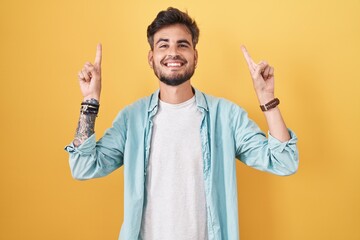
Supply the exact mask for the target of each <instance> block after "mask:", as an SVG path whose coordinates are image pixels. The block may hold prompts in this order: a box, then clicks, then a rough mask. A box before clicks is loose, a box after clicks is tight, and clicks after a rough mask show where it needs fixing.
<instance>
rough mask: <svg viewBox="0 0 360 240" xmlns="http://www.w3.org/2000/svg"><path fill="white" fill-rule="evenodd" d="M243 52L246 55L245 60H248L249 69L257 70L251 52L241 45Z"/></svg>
mask: <svg viewBox="0 0 360 240" xmlns="http://www.w3.org/2000/svg"><path fill="white" fill-rule="evenodd" d="M241 51H242V52H243V54H244V57H245V60H246V62H247V64H248V65H249V68H251V69H254V68H255V62H254V61H253V60H252V58H251V56H250V54H249V52H248V51H247V49H246V48H245V46H244V45H241Z"/></svg>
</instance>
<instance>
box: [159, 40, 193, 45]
mask: <svg viewBox="0 0 360 240" xmlns="http://www.w3.org/2000/svg"><path fill="white" fill-rule="evenodd" d="M159 42H169V39H168V38H160V39H159V40H158V41H157V42H156V44H158V43H159ZM177 43H186V44H189V45H190V46H191V44H190V42H189V41H188V40H186V39H181V40H178V41H177Z"/></svg>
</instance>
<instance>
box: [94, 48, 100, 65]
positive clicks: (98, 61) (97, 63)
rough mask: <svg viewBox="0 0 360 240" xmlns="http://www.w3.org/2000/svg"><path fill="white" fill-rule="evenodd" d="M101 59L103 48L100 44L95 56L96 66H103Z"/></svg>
mask: <svg viewBox="0 0 360 240" xmlns="http://www.w3.org/2000/svg"><path fill="white" fill-rule="evenodd" d="M101 58H102V46H101V43H99V44H98V45H97V47H96V55H95V62H94V64H95V65H98V66H101Z"/></svg>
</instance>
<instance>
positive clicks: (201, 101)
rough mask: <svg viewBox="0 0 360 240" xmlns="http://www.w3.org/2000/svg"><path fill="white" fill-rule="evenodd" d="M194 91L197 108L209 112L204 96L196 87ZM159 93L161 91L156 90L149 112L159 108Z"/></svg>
mask: <svg viewBox="0 0 360 240" xmlns="http://www.w3.org/2000/svg"><path fill="white" fill-rule="evenodd" d="M193 90H194V91H195V100H196V105H197V107H198V108H202V109H204V110H206V111H208V105H207V103H206V99H205V96H204V94H203V93H202V92H200V91H199V90H197V89H196V88H194V87H193ZM159 93H160V89H158V90H156V91H155V92H154V93H153V94H152V95H151V97H150V104H149V108H148V112H152V111H153V110H154V109H155V108H157V106H158V104H159Z"/></svg>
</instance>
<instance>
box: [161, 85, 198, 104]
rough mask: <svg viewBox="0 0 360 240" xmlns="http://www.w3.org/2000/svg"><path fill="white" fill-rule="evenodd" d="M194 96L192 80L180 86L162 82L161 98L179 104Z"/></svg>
mask: <svg viewBox="0 0 360 240" xmlns="http://www.w3.org/2000/svg"><path fill="white" fill-rule="evenodd" d="M193 96H194V93H193V90H192V87H191V84H190V80H188V81H186V82H184V83H183V84H181V85H179V86H169V85H166V84H165V83H163V82H160V99H161V100H162V101H164V102H166V103H171V104H178V103H182V102H185V101H187V100H189V99H190V98H192V97H193Z"/></svg>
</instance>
